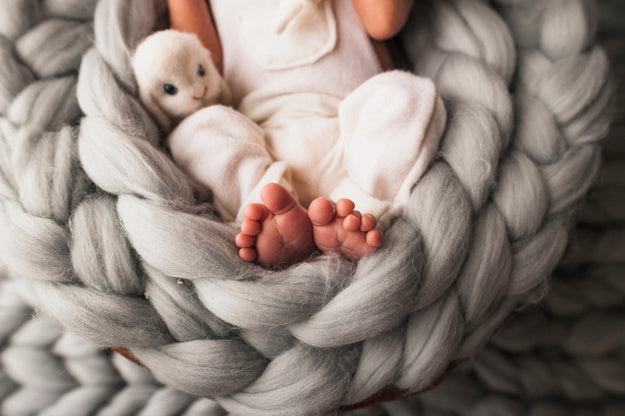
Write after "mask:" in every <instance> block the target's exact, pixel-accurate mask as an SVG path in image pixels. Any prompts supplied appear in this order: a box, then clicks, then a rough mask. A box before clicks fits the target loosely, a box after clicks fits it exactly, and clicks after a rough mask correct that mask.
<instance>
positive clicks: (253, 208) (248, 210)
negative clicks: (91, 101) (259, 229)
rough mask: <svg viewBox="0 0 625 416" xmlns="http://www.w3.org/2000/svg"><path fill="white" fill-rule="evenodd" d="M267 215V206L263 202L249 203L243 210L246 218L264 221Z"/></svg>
mask: <svg viewBox="0 0 625 416" xmlns="http://www.w3.org/2000/svg"><path fill="white" fill-rule="evenodd" d="M266 215H267V208H266V207H265V206H264V205H263V204H249V205H248V206H247V207H245V210H244V211H243V216H244V217H245V219H246V220H252V221H262V220H263V219H264V218H265V216H266Z"/></svg>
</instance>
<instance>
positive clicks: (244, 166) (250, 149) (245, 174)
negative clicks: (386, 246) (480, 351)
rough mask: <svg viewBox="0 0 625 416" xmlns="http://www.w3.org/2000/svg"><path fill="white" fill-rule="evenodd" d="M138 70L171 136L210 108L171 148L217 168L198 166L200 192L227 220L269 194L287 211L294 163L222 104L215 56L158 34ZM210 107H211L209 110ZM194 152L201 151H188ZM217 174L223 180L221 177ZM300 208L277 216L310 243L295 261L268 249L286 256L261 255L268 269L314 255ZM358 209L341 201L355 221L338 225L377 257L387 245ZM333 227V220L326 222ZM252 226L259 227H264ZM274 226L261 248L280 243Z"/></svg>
mask: <svg viewBox="0 0 625 416" xmlns="http://www.w3.org/2000/svg"><path fill="white" fill-rule="evenodd" d="M132 64H133V69H134V71H135V74H136V78H137V82H138V85H139V95H140V98H141V100H142V102H143V103H144V105H145V106H146V107H147V109H148V110H149V111H150V112H151V113H152V114H153V115H154V117H155V118H156V119H157V121H158V122H159V124H160V125H161V127H162V128H163V129H164V130H165V131H169V130H171V128H173V127H174V126H176V125H177V124H179V123H180V121H181V120H183V119H185V118H186V117H188V116H190V115H192V114H194V113H196V112H198V111H199V110H201V109H203V110H202V112H201V113H200V114H198V115H197V116H193V118H191V119H190V120H188V121H185V122H183V123H181V125H179V126H178V127H177V128H176V129H175V130H174V131H173V132H172V133H171V134H170V136H169V138H168V143H169V144H170V146H171V145H172V144H173V146H172V148H173V149H174V152H173V156H174V158H175V159H176V160H177V161H178V162H179V163H180V164H181V165H182V166H189V165H193V163H194V161H193V160H190V159H189V155H193V156H197V157H198V159H197V162H199V163H204V164H210V165H211V167H210V168H209V169H200V167H198V169H197V172H196V173H198V172H199V174H197V175H195V177H194V178H195V179H196V180H197V181H198V184H199V185H200V186H202V185H205V186H206V187H210V188H214V189H215V194H216V200H215V205H216V207H217V209H218V211H219V212H220V214H221V216H222V217H223V218H224V219H226V220H234V219H235V217H236V218H238V219H239V220H240V219H241V218H243V217H242V214H241V212H242V209H243V208H245V206H246V205H247V203H243V202H241V201H247V202H249V201H253V200H258V201H260V200H261V196H262V200H263V201H264V202H265V204H266V206H267V205H269V206H273V207H276V210H280V211H282V209H281V208H280V207H281V205H282V204H283V203H290V202H291V201H293V200H294V199H293V198H292V197H291V195H290V194H286V193H284V192H283V190H284V189H292V187H291V185H290V183H289V182H288V181H287V178H288V174H287V166H286V163H285V162H274V161H273V160H272V159H271V156H270V155H269V153H268V152H267V151H266V148H265V143H264V138H263V136H262V131H261V130H260V129H259V127H258V126H256V125H255V124H254V123H252V122H251V121H250V120H249V119H247V118H245V117H244V116H243V115H241V114H240V113H238V112H236V111H234V110H232V109H231V108H229V107H226V106H224V105H222V104H220V103H228V102H229V101H230V99H231V98H230V97H231V93H230V89H229V88H228V86H227V84H226V83H225V82H224V80H223V78H222V77H221V76H220V75H219V73H218V72H217V69H216V68H215V66H214V64H213V62H212V60H211V54H210V52H209V51H208V50H206V49H205V48H204V47H203V46H202V44H201V43H200V42H199V40H198V39H197V37H196V36H195V35H193V34H187V33H182V32H178V31H176V30H165V31H161V32H156V33H154V34H152V35H151V36H149V37H148V38H146V39H145V40H144V41H142V42H141V44H140V45H139V46H138V48H137V50H136V51H135V53H134V55H133V61H132ZM208 106H211V107H209V108H205V107H208ZM195 120H198V121H199V122H200V123H202V127H203V129H204V130H205V131H206V132H207V134H206V137H205V138H202V140H198V141H191V142H189V141H187V140H186V137H188V133H187V132H186V129H187V128H188V126H191V127H192V128H196V127H197V125H196V124H195ZM237 136H241V137H242V138H243V140H241V141H240V142H239V143H235V142H234V141H233V140H232V138H234V137H237ZM178 140H184V150H185V152H184V153H183V154H179V153H178V152H177V150H179V149H180V146H177V145H176V143H177V141H178ZM237 144H238V145H240V146H237ZM194 145H195V146H196V147H195V148H194ZM189 147H191V148H192V149H193V150H194V151H192V152H190V153H188V152H186V150H187V149H189ZM207 154H208V155H210V160H206V158H205V155H207ZM216 172H217V173H218V174H215V173H216ZM272 181H280V182H281V183H282V184H283V186H284V187H283V188H282V187H279V186H278V185H276V184H275V183H272ZM261 188H262V192H260V196H259V195H258V194H259V190H261ZM281 196H288V198H287V199H286V200H285V201H281V200H277V199H276V198H279V197H281ZM327 203H328V201H321V200H320V201H319V202H318V203H317V204H321V205H320V207H321V209H326V210H327V209H330V210H331V209H332V208H331V206H326V205H327ZM324 204H326V205H324ZM258 208H261V212H260V214H255V213H254V210H255V209H258ZM263 208H264V207H263V206H262V205H258V204H250V205H249V206H248V208H247V212H248V214H247V217H250V216H254V215H263V213H264V209H263ZM294 208H296V209H294V210H287V212H284V213H283V214H279V215H276V216H275V219H276V222H275V224H276V225H277V224H279V223H281V222H282V221H287V222H290V223H289V224H285V230H287V232H288V230H292V231H293V233H294V235H293V236H292V237H288V239H289V241H290V240H297V239H302V240H304V241H305V242H307V243H308V244H301V245H296V247H297V250H298V252H297V253H296V255H295V256H293V253H289V251H288V250H284V249H282V248H280V247H277V248H276V249H271V250H263V249H261V253H263V252H271V253H277V254H278V255H280V256H284V257H280V258H279V259H278V260H276V258H267V257H261V259H260V262H261V263H262V264H266V265H287V264H290V263H292V262H293V261H296V260H299V259H303V258H305V257H307V256H309V255H310V254H311V253H312V252H313V251H314V250H315V244H314V239H313V235H312V233H311V231H312V230H311V229H310V226H309V224H310V220H309V218H308V215H307V213H306V212H305V210H304V211H302V210H301V209H300V208H301V206H300V205H299V204H296V205H295V206H294ZM353 209H354V206H353V204H352V203H351V202H350V201H347V200H341V201H339V203H338V204H337V212H339V213H341V214H342V216H343V217H349V219H347V221H346V224H345V226H343V224H338V223H337V226H338V227H339V228H340V229H341V231H342V232H344V233H350V231H352V232H351V233H350V237H349V238H350V243H349V244H346V245H345V247H346V249H347V248H348V247H351V246H355V245H356V246H362V243H366V250H367V251H371V250H373V249H374V248H376V247H378V246H379V245H380V244H381V235H380V234H379V232H378V231H376V230H374V229H375V225H376V221H375V218H374V217H372V216H370V215H365V216H363V218H362V220H361V219H360V217H359V216H358V214H354V213H353ZM298 222H303V223H304V225H303V226H299V225H298ZM328 222H330V221H329V220H328V221H326V223H328ZM293 223H295V224H293ZM249 224H250V223H249V222H247V223H245V225H244V228H245V229H246V231H247V234H244V233H242V234H240V235H239V237H238V238H237V242H238V244H239V245H244V243H243V242H242V241H244V239H245V238H246V236H247V235H250V233H251V232H253V231H251V230H250V229H249ZM252 224H254V225H255V224H257V222H253V223H252ZM271 224H272V223H271ZM270 226H271V225H270V223H267V224H265V230H264V231H265V232H263V234H262V235H261V237H260V238H259V240H260V244H261V245H262V244H263V241H266V242H267V243H268V244H273V243H274V242H275V241H277V239H275V238H266V237H268V236H269V235H268V227H270ZM287 226H288V227H287ZM326 229H327V231H323V229H322V228H320V229H319V230H317V232H318V233H324V232H325V233H326V234H327V233H328V232H329V231H330V232H331V230H332V227H326ZM302 230H304V231H303V232H302ZM306 233H308V235H307V234H306ZM367 236H368V242H367ZM346 237H347V236H346ZM263 239H264V240H263ZM359 239H360V240H361V241H359ZM318 240H319V242H320V243H323V242H324V241H325V239H324V237H323V236H320V237H319V238H318ZM350 244H351V245H350ZM244 248H247V247H243V249H244ZM322 248H325V250H326V251H327V250H329V249H330V248H326V246H322ZM243 249H242V250H243ZM350 250H352V251H347V250H345V254H346V255H347V256H348V257H350V258H360V257H362V255H364V254H366V253H364V252H358V251H354V249H351V248H350ZM243 251H245V250H243ZM299 253H301V254H299ZM243 256H244V254H243V255H242V257H243ZM294 259H295V260H294Z"/></svg>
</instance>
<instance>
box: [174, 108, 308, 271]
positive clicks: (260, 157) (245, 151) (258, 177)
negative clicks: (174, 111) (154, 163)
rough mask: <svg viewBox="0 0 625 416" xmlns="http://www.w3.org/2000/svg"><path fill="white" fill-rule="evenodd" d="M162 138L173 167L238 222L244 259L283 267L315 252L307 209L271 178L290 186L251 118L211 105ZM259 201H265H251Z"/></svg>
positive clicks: (241, 253) (228, 217) (238, 243)
mask: <svg viewBox="0 0 625 416" xmlns="http://www.w3.org/2000/svg"><path fill="white" fill-rule="evenodd" d="M167 142H168V145H169V147H170V149H171V153H172V156H173V158H174V160H175V161H176V162H177V164H178V166H179V167H180V168H182V169H183V170H184V171H185V172H186V173H187V174H189V176H191V177H192V178H193V179H194V180H195V181H196V182H198V183H200V184H202V185H204V186H205V187H206V188H209V189H211V190H212V192H213V196H214V200H215V206H216V207H217V208H218V210H219V212H220V213H221V214H222V216H223V217H224V219H226V220H234V219H235V218H237V219H238V220H239V221H243V223H242V226H241V227H242V231H243V232H242V233H241V234H239V235H238V236H237V238H236V243H237V245H238V246H239V248H240V249H241V250H240V252H239V254H240V256H241V258H242V259H243V260H246V261H253V260H254V259H256V260H258V262H259V263H261V264H263V265H267V266H286V265H289V264H292V263H295V262H297V261H299V260H301V259H303V258H305V257H307V256H309V255H310V254H312V253H313V252H314V251H315V245H314V242H313V236H312V224H311V222H310V220H309V219H308V215H307V213H306V210H305V209H304V208H303V207H302V206H301V205H299V203H297V201H296V200H295V198H294V197H293V196H292V195H291V193H290V192H289V191H288V189H287V188H285V187H283V186H281V185H278V184H277V183H273V182H280V183H282V184H284V185H285V186H289V184H288V181H287V180H286V178H285V175H286V164H285V163H284V162H273V160H272V158H271V156H270V155H269V153H268V152H267V150H266V148H265V143H264V137H263V131H262V130H261V129H260V128H259V127H258V126H257V125H256V124H254V123H253V122H252V121H250V120H249V119H247V118H246V117H245V116H243V115H242V114H240V113H238V112H236V111H234V110H232V109H231V108H228V107H224V106H218V105H217V106H211V107H207V108H205V109H203V110H200V111H198V112H197V113H195V114H193V115H191V116H190V117H188V118H186V119H185V120H183V121H182V122H181V123H180V124H179V125H178V127H177V128H176V129H175V130H174V131H173V132H172V133H171V134H170V135H169V137H168V139H167ZM268 183H270V185H267V184H268ZM261 189H262V192H261ZM261 200H262V201H263V203H264V204H265V205H262V204H258V203H255V202H260V201H261Z"/></svg>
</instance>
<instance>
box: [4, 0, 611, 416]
mask: <svg viewBox="0 0 625 416" xmlns="http://www.w3.org/2000/svg"><path fill="white" fill-rule="evenodd" d="M164 6H165V2H164V1H163V0H153V1H146V2H128V1H125V0H102V1H100V2H98V3H97V5H96V3H95V2H78V1H76V0H71V1H70V0H68V1H62V0H47V1H43V2H33V1H29V0H21V1H20V0H11V1H8V2H3V3H2V4H1V5H0V16H2V17H0V35H1V36H0V54H1V55H2V59H0V196H1V205H0V229H1V230H2V233H1V234H0V261H1V262H2V263H4V264H5V265H6V267H7V269H8V272H9V273H10V275H11V276H13V277H15V278H17V279H21V280H23V281H24V283H25V284H26V282H27V284H28V285H29V288H30V290H31V291H32V293H33V297H34V302H35V303H36V305H37V307H38V309H40V310H41V311H42V312H43V313H45V314H46V315H47V316H49V317H51V318H53V319H55V320H56V321H58V322H59V323H60V324H61V325H62V326H63V328H64V329H66V330H71V331H73V332H75V333H77V334H79V335H81V336H83V337H86V338H88V339H90V340H92V341H93V342H95V343H97V344H98V345H101V346H122V347H125V348H128V349H130V350H131V351H132V353H134V354H135V355H136V357H137V358H138V359H139V360H140V361H141V362H142V363H143V364H144V365H145V366H146V367H147V368H149V369H150V371H151V372H152V374H153V376H154V378H155V379H156V380H158V381H160V382H162V383H166V384H168V385H170V386H172V387H174V388H176V389H178V390H180V391H182V392H185V393H188V394H193V395H199V396H212V397H214V398H215V399H216V401H217V402H218V403H219V404H220V405H221V406H223V407H224V408H225V409H226V410H227V411H228V412H230V413H232V414H241V415H314V414H321V413H323V412H325V411H327V410H328V409H333V408H337V407H339V406H341V405H351V404H355V403H358V402H360V401H363V400H365V399H367V398H368V397H370V396H372V395H373V394H375V393H377V392H379V391H380V390H382V389H383V388H385V387H387V386H391V385H393V386H395V387H398V388H400V389H404V390H407V391H419V390H422V389H424V388H427V387H428V386H430V385H432V383H434V382H435V381H437V380H438V379H439V378H440V377H441V376H442V375H443V373H444V372H445V371H446V370H447V369H448V368H449V367H450V365H452V364H454V363H456V362H458V361H460V360H463V359H465V358H468V357H472V356H474V355H475V354H476V353H477V352H478V351H479V350H480V349H482V348H483V345H484V344H485V343H486V341H487V340H488V338H489V337H490V336H491V335H492V333H493V332H494V331H495V329H496V328H497V327H499V326H500V325H501V322H502V321H503V320H504V319H505V318H506V317H507V316H508V315H509V313H510V311H512V310H513V309H514V308H516V307H518V306H519V305H523V304H526V303H531V302H535V301H536V300H537V299H538V298H540V297H541V296H542V295H543V294H544V291H545V287H546V282H547V276H548V275H549V274H550V273H551V272H552V271H553V269H554V268H555V265H556V263H557V261H558V260H559V259H560V257H561V256H562V254H563V253H564V250H565V246H566V242H567V238H568V231H567V230H568V229H569V227H570V225H571V214H572V212H573V210H574V209H575V208H576V207H577V205H578V203H579V201H580V199H581V197H582V196H583V195H584V194H585V192H586V190H587V189H588V187H589V186H590V184H591V183H592V180H593V179H594V177H595V176H596V172H597V169H598V162H599V149H598V145H597V141H598V140H599V139H601V138H602V137H603V136H604V135H605V134H606V132H607V128H608V123H609V118H610V111H609V108H610V105H611V103H612V98H611V97H612V85H611V82H610V78H609V74H608V61H607V58H606V55H605V53H604V52H603V50H602V49H601V48H600V47H598V46H596V45H595V44H594V34H595V29H596V23H595V20H596V8H595V7H594V3H593V2H590V1H582V0H568V1H561V0H545V1H543V0H541V1H539V0H497V1H495V2H493V4H492V5H491V4H488V3H486V2H482V1H478V0H444V1H436V2H423V3H422V4H419V5H418V6H417V9H416V10H415V13H414V14H413V16H412V17H411V20H410V23H409V24H408V26H407V28H406V30H405V31H404V33H403V36H404V43H405V44H406V48H407V52H408V54H409V55H410V58H411V59H412V61H413V62H414V70H415V72H416V73H418V74H419V75H422V76H427V77H431V78H432V79H433V80H434V81H435V83H436V85H437V88H438V90H439V91H440V93H441V96H442V97H443V99H444V100H445V102H446V107H447V108H448V110H449V121H448V124H447V127H446V131H445V134H444V137H443V139H442V142H441V149H440V152H439V157H438V158H437V160H436V161H435V162H434V163H433V164H432V165H431V167H430V169H429V170H428V171H427V172H426V173H425V174H424V176H423V177H422V178H421V179H420V180H419V182H418V183H417V184H416V185H415V187H414V189H413V190H412V193H411V197H410V201H409V206H408V209H407V212H406V215H405V216H404V217H402V218H400V219H398V220H397V221H396V222H395V223H394V224H393V225H392V226H391V228H390V229H389V230H388V233H387V235H386V241H385V243H384V246H383V247H382V248H381V249H380V250H379V251H377V252H376V253H374V254H373V255H371V256H368V257H366V258H364V259H362V260H361V261H360V262H359V263H357V264H351V263H349V262H347V261H346V260H344V259H341V258H339V257H337V256H333V255H323V256H319V257H316V258H313V259H310V260H309V261H307V262H303V263H301V264H298V265H295V266H293V267H292V268H289V269H286V270H281V271H270V270H266V269H263V268H260V267H258V266H256V265H253V264H248V263H244V262H242V261H240V260H239V259H238V257H237V253H236V247H235V245H234V235H235V233H236V230H235V229H234V228H232V227H230V226H228V225H226V224H224V223H222V222H220V221H219V220H218V219H217V218H216V217H215V215H214V213H213V210H212V208H211V206H210V205H203V206H199V205H198V204H197V203H196V201H195V196H194V186H193V184H192V183H191V181H189V180H188V178H186V177H185V175H184V174H183V173H182V172H181V171H180V170H179V169H178V168H177V167H176V165H175V164H174V163H173V162H172V161H171V159H170V158H169V157H168V156H167V154H166V153H165V152H164V151H163V149H162V147H161V144H160V143H161V139H162V137H161V136H160V134H159V130H158V127H157V124H156V122H155V120H153V119H152V118H151V117H150V116H149V114H148V112H146V110H145V109H144V108H143V107H142V105H141V104H140V102H139V101H138V99H137V95H138V90H137V85H136V82H135V79H134V75H133V72H132V68H131V65H130V57H131V56H132V52H133V50H134V48H135V47H136V46H137V45H138V43H139V42H140V41H141V39H143V38H144V37H146V36H147V35H149V34H150V33H151V32H153V31H154V30H156V29H159V28H161V26H162V23H161V18H162V16H164V12H165V9H164ZM92 17H93V18H92ZM76 39H78V41H77V40H76ZM92 42H93V43H92ZM589 238H592V236H590V237H589ZM615 238H618V237H615ZM606 255H607V254H606ZM571 345H572V346H571V348H575V345H576V343H574V342H573V343H572V344H571ZM16 354H17V353H16ZM19 354H21V353H19ZM34 354H35V355H36V353H34ZM9 357H11V355H10V354H9ZM25 358H26V357H25ZM504 358H505V357H504ZM10 361H11V362H22V363H23V364H18V365H23V366H28V365H30V364H28V360H27V359H11V360H10ZM33 362H34V361H33ZM604 365H605V364H604V363H601V362H593V361H591V362H589V363H585V364H584V366H585V367H584V368H587V369H590V370H589V371H596V372H600V371H601V369H602V368H603V366H604ZM27 370H28V369H27ZM57 370H59V368H58V367H42V368H41V371H50V372H53V373H55V374H56V371H57ZM28 371H30V370H28ZM33 371H34V369H33ZM16 373H19V371H16ZM59 383H60V385H64V386H65V385H67V386H68V385H69V384H71V383H72V381H71V380H70V379H69V378H67V380H62V379H61V381H60V382H59ZM494 384H495V383H494ZM23 394H24V395H25V396H28V395H29V394H30V395H31V396H29V397H32V393H29V390H28V389H26V391H25V392H24V393H23ZM77 394H78V393H77ZM85 394H86V393H85ZM93 394H96V393H95V392H93ZM129 394H130V393H129ZM54 397H57V398H58V395H57V396H54ZM54 397H53V396H50V403H51V402H53V401H54V400H56V399H55V398H54ZM41 400H43V399H41ZM68 400H69V399H68ZM35 402H37V403H41V401H40V400H38V401H33V403H35ZM172 402H173V400H172ZM495 402H496V405H494V406H495V407H497V406H498V405H500V404H501V403H504V404H501V407H502V408H505V403H507V402H506V401H505V398H501V397H500V398H497V399H496V400H495ZM20 403H22V404H23V403H27V402H24V401H20ZM478 414H479V412H478Z"/></svg>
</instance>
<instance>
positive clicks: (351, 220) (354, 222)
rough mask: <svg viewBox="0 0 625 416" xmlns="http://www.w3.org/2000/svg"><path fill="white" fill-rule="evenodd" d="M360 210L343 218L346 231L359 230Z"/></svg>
mask: <svg viewBox="0 0 625 416" xmlns="http://www.w3.org/2000/svg"><path fill="white" fill-rule="evenodd" d="M361 218H362V216H361V215H360V212H358V211H353V212H352V213H351V214H349V215H348V216H347V217H345V218H344V219H343V229H344V230H346V231H359V230H360V225H361Z"/></svg>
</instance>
